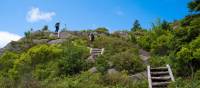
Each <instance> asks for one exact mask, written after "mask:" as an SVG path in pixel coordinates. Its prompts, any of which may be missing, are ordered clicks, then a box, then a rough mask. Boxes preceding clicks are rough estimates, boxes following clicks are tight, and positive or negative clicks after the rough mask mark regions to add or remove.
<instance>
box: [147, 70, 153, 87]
mask: <svg viewBox="0 0 200 88" xmlns="http://www.w3.org/2000/svg"><path fill="white" fill-rule="evenodd" d="M147 75H148V82H149V88H152V83H151V69H150V66H147Z"/></svg>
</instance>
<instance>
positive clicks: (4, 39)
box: [0, 31, 21, 48]
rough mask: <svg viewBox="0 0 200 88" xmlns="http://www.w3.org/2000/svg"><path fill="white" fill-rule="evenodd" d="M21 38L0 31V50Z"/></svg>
mask: <svg viewBox="0 0 200 88" xmlns="http://www.w3.org/2000/svg"><path fill="white" fill-rule="evenodd" d="M20 38H21V36H19V35H17V34H13V33H9V32H2V31H0V48H3V47H4V46H5V45H7V44H8V43H9V42H11V41H17V40H19V39H20Z"/></svg>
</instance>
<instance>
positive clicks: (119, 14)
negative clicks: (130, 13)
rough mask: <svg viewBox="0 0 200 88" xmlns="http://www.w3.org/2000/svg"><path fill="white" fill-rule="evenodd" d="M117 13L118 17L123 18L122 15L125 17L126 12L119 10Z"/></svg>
mask: <svg viewBox="0 0 200 88" xmlns="http://www.w3.org/2000/svg"><path fill="white" fill-rule="evenodd" d="M115 13H116V15H118V16H122V15H124V12H123V11H121V10H118V11H116V12H115Z"/></svg>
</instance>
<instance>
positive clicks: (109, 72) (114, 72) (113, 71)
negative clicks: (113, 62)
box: [108, 68, 119, 74]
mask: <svg viewBox="0 0 200 88" xmlns="http://www.w3.org/2000/svg"><path fill="white" fill-rule="evenodd" d="M116 73H119V72H118V71H117V70H116V69H114V68H111V69H108V74H116Z"/></svg>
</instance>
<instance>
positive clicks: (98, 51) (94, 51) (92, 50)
mask: <svg viewBox="0 0 200 88" xmlns="http://www.w3.org/2000/svg"><path fill="white" fill-rule="evenodd" d="M103 52H104V48H102V49H99V48H90V55H91V56H92V58H96V57H97V56H99V55H101V54H103Z"/></svg>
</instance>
